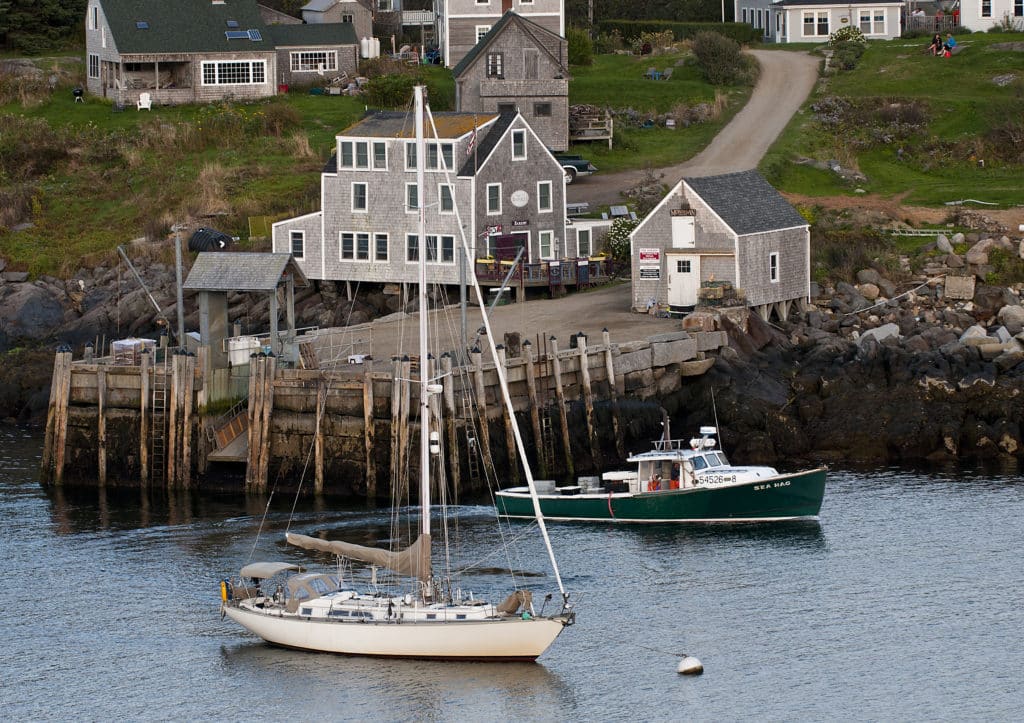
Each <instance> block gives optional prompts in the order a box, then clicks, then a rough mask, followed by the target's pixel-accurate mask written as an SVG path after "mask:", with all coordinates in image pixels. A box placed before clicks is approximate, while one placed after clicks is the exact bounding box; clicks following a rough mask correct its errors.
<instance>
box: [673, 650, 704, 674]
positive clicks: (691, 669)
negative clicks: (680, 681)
mask: <svg viewBox="0 0 1024 723" xmlns="http://www.w3.org/2000/svg"><path fill="white" fill-rule="evenodd" d="M676 672H678V673H679V674H680V675H700V674H701V673H703V672H704V665H703V664H702V663H701V662H700V661H699V660H697V659H696V658H695V657H693V656H692V655H687V656H686V657H685V658H683V659H682V660H680V661H679V667H678V668H676Z"/></svg>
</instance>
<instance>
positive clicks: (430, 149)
mask: <svg viewBox="0 0 1024 723" xmlns="http://www.w3.org/2000/svg"><path fill="white" fill-rule="evenodd" d="M441 161H444V167H445V168H446V169H448V170H449V171H452V170H454V169H455V150H454V146H453V145H452V144H451V143H441V144H437V143H428V144H427V170H428V171H436V170H438V169H439V168H440V167H441V165H440V163H441Z"/></svg>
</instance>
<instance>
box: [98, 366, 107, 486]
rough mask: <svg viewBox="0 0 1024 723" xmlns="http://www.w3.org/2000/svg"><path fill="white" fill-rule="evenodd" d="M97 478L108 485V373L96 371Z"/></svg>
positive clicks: (100, 370)
mask: <svg viewBox="0 0 1024 723" xmlns="http://www.w3.org/2000/svg"><path fill="white" fill-rule="evenodd" d="M96 476H97V480H98V481H99V483H100V486H103V485H106V484H107V371H106V369H104V368H103V367H100V368H99V369H97V370H96Z"/></svg>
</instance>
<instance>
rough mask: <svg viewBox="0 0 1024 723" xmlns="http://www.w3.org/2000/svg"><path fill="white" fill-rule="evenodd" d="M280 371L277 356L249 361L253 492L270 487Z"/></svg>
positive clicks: (248, 475) (248, 478)
mask: <svg viewBox="0 0 1024 723" xmlns="http://www.w3.org/2000/svg"><path fill="white" fill-rule="evenodd" d="M276 371H277V359H276V358H275V357H262V356H260V357H255V358H253V359H252V360H251V361H250V363H249V455H248V460H247V466H246V470H245V488H246V490H247V491H249V492H266V490H267V470H268V468H269V465H270V413H271V410H272V408H273V406H274V376H275V373H276Z"/></svg>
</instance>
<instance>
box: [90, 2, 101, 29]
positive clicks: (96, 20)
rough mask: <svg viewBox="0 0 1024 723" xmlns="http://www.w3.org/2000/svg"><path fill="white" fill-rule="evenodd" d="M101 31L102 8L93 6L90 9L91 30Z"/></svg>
mask: <svg viewBox="0 0 1024 723" xmlns="http://www.w3.org/2000/svg"><path fill="white" fill-rule="evenodd" d="M99 29H100V6H99V5H93V6H92V7H90V8H89V30H99Z"/></svg>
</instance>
